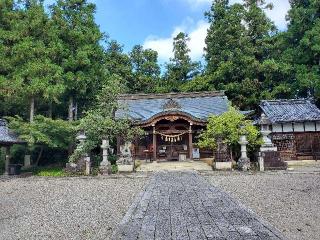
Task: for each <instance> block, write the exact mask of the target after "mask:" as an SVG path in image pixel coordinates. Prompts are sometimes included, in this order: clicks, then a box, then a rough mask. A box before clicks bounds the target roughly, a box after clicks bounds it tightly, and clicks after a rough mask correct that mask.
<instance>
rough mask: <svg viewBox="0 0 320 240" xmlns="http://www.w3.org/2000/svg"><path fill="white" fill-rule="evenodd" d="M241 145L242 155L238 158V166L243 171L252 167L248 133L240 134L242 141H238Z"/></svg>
mask: <svg viewBox="0 0 320 240" xmlns="http://www.w3.org/2000/svg"><path fill="white" fill-rule="evenodd" d="M238 143H239V144H240V145H241V157H240V159H239V160H238V167H239V169H241V170H242V171H248V170H249V169H250V159H249V158H248V156H247V144H248V143H249V142H248V141H247V136H246V135H241V136H240V141H239V142H238Z"/></svg>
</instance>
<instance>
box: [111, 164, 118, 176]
mask: <svg viewBox="0 0 320 240" xmlns="http://www.w3.org/2000/svg"><path fill="white" fill-rule="evenodd" d="M117 172H118V166H117V165H115V164H114V165H111V173H112V174H116V173H117Z"/></svg>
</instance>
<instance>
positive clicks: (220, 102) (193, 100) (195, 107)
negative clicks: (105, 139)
mask: <svg viewBox="0 0 320 240" xmlns="http://www.w3.org/2000/svg"><path fill="white" fill-rule="evenodd" d="M118 102H119V105H120V106H123V109H120V110H118V111H117V112H116V118H124V117H128V118H129V119H131V120H133V121H135V122H145V121H148V120H149V119H151V118H153V117H154V116H156V115H161V114H165V113H166V112H168V113H170V112H175V111H176V112H181V113H185V114H186V115H190V116H192V117H193V118H195V119H198V120H202V121H206V120H207V119H208V117H209V116H210V115H220V114H222V113H224V112H226V111H228V107H229V101H228V98H227V97H226V96H225V95H224V92H201V93H168V94H135V95H122V96H120V98H119V100H118Z"/></svg>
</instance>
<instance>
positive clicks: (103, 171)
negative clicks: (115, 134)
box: [99, 140, 111, 175]
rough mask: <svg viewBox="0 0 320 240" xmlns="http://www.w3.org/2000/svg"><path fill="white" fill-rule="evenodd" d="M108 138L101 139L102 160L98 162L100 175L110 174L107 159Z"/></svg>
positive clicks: (109, 165)
mask: <svg viewBox="0 0 320 240" xmlns="http://www.w3.org/2000/svg"><path fill="white" fill-rule="evenodd" d="M109 148H110V144H109V140H102V145H101V149H102V162H101V163H100V166H99V170H100V173H101V174H102V175H104V174H111V164H110V162H109V159H108V154H109Z"/></svg>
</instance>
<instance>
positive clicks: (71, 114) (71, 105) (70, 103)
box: [68, 96, 73, 122]
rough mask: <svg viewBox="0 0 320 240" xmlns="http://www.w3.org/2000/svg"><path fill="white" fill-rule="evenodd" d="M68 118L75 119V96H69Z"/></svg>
mask: <svg viewBox="0 0 320 240" xmlns="http://www.w3.org/2000/svg"><path fill="white" fill-rule="evenodd" d="M68 120H69V121H70V122H72V121H73V96H70V98H69V110H68Z"/></svg>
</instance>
